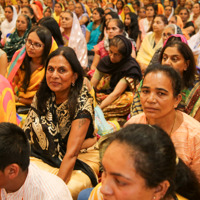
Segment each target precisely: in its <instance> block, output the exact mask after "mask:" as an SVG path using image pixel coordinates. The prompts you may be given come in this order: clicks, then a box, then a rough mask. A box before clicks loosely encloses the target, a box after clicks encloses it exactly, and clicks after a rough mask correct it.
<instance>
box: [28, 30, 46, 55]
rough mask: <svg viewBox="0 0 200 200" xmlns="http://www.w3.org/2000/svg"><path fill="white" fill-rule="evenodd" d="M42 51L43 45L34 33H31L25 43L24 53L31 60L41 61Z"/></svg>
mask: <svg viewBox="0 0 200 200" xmlns="http://www.w3.org/2000/svg"><path fill="white" fill-rule="evenodd" d="M43 51H44V43H43V42H42V41H41V40H40V38H39V37H38V35H37V33H36V32H31V33H30V34H29V35H28V38H27V41H26V52H27V54H28V56H29V57H31V58H38V59H41V58H42V55H43Z"/></svg>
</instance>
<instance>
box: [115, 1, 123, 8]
mask: <svg viewBox="0 0 200 200" xmlns="http://www.w3.org/2000/svg"><path fill="white" fill-rule="evenodd" d="M118 2H121V3H122V9H123V7H124V2H123V1H122V0H118V1H117V3H118ZM117 3H116V6H117Z"/></svg>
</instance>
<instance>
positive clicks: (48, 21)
mask: <svg viewBox="0 0 200 200" xmlns="http://www.w3.org/2000/svg"><path fill="white" fill-rule="evenodd" d="M38 25H42V26H44V27H46V28H47V29H48V30H49V31H50V32H51V34H52V36H53V38H54V40H55V41H56V43H57V45H58V46H63V45H64V42H63V39H62V35H61V32H60V28H59V26H58V23H57V22H56V20H55V19H54V18H53V17H43V18H42V19H41V20H40V21H39V22H38Z"/></svg>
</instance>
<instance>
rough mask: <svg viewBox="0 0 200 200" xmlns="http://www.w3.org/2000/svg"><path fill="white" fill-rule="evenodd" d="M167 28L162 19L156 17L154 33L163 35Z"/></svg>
mask: <svg viewBox="0 0 200 200" xmlns="http://www.w3.org/2000/svg"><path fill="white" fill-rule="evenodd" d="M164 28H165V24H164V22H163V20H162V18H161V17H156V18H155V19H154V21H153V31H154V32H155V33H162V32H163V30H164Z"/></svg>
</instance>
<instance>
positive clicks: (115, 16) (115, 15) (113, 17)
mask: <svg viewBox="0 0 200 200" xmlns="http://www.w3.org/2000/svg"><path fill="white" fill-rule="evenodd" d="M107 15H110V16H112V19H119V15H118V14H117V13H116V12H113V11H110V12H109V13H107V14H105V16H104V18H103V23H102V31H101V34H100V36H99V39H98V42H100V41H102V40H103V38H104V31H103V30H104V28H105V27H106V16H107Z"/></svg>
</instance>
